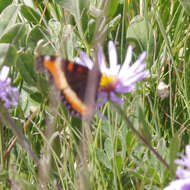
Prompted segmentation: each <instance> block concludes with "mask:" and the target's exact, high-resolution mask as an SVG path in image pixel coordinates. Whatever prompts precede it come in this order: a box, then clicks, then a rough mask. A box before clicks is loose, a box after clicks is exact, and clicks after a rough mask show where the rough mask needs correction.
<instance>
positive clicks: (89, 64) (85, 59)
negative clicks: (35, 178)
mask: <svg viewBox="0 0 190 190" xmlns="http://www.w3.org/2000/svg"><path fill="white" fill-rule="evenodd" d="M79 54H80V58H81V60H82V61H83V62H84V64H85V65H86V66H87V67H88V68H89V69H90V70H91V69H92V68H93V65H94V63H93V61H92V60H91V59H90V58H89V57H88V56H87V55H86V53H84V52H83V51H80V52H79Z"/></svg>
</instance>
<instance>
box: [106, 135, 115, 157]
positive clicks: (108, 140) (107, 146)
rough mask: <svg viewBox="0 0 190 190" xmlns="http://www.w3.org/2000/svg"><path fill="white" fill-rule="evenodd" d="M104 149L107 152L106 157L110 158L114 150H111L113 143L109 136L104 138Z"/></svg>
mask: <svg viewBox="0 0 190 190" xmlns="http://www.w3.org/2000/svg"><path fill="white" fill-rule="evenodd" d="M104 150H105V152H106V154H107V157H108V159H109V160H112V159H113V156H114V152H113V151H114V147H113V144H112V142H111V140H110V139H109V138H106V140H105V142H104Z"/></svg>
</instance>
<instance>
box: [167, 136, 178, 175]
mask: <svg viewBox="0 0 190 190" xmlns="http://www.w3.org/2000/svg"><path fill="white" fill-rule="evenodd" d="M178 151H179V139H178V133H176V135H174V137H173V138H172V139H171V143H170V152H169V156H170V169H171V172H172V173H173V174H175V169H176V165H175V163H174V160H175V159H176V158H177V153H178Z"/></svg>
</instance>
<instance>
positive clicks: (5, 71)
mask: <svg viewBox="0 0 190 190" xmlns="http://www.w3.org/2000/svg"><path fill="white" fill-rule="evenodd" d="M8 74H9V67H7V66H3V67H2V69H1V72H0V80H1V81H4V80H6V78H7V76H8Z"/></svg>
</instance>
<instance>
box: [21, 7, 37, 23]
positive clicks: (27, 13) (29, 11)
mask: <svg viewBox="0 0 190 190" xmlns="http://www.w3.org/2000/svg"><path fill="white" fill-rule="evenodd" d="M21 13H22V15H23V16H24V17H25V18H26V19H27V20H28V21H29V23H32V24H35V25H36V24H39V21H40V18H41V16H40V15H39V14H38V13H37V12H36V11H35V10H34V9H33V8H31V7H28V6H26V5H22V6H21Z"/></svg>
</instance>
